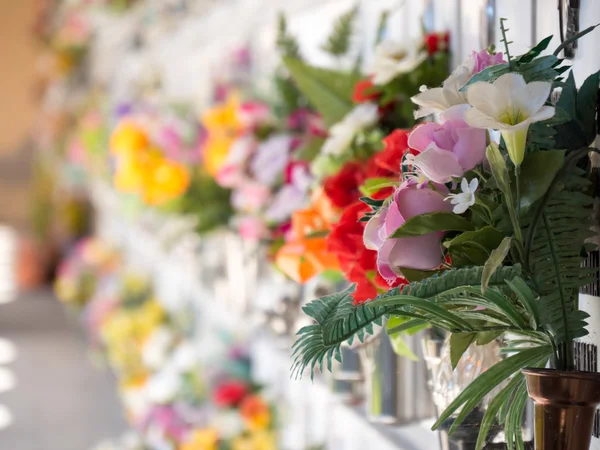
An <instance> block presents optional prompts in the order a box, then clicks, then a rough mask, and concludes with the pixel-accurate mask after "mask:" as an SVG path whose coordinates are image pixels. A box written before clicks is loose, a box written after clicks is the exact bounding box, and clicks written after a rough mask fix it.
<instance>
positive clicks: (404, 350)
mask: <svg viewBox="0 0 600 450" xmlns="http://www.w3.org/2000/svg"><path fill="white" fill-rule="evenodd" d="M389 339H390V342H391V344H392V348H393V349H394V353H396V355H398V356H402V357H404V358H408V359H410V360H411V361H418V360H419V358H417V355H415V353H414V352H413V351H412V349H411V348H410V347H409V346H408V344H407V343H406V341H405V340H404V339H403V338H402V335H401V334H400V333H396V334H394V335H392V336H389Z"/></svg>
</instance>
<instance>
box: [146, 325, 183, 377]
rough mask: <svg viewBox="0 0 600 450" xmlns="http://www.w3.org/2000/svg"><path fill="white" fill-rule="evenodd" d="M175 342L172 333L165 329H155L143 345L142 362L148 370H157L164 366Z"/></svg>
mask: <svg viewBox="0 0 600 450" xmlns="http://www.w3.org/2000/svg"><path fill="white" fill-rule="evenodd" d="M174 340H175V336H174V335H173V332H172V331H171V330H169V329H168V328H166V327H160V328H157V329H156V330H155V331H154V332H153V333H152V334H151V335H150V337H149V338H148V340H147V341H146V342H145V343H144V347H143V349H142V361H143V362H144V364H145V365H146V366H147V367H149V368H150V369H153V370H157V369H160V368H161V367H163V366H164V365H165V363H166V362H167V358H168V356H169V354H170V350H171V346H172V345H173V342H174Z"/></svg>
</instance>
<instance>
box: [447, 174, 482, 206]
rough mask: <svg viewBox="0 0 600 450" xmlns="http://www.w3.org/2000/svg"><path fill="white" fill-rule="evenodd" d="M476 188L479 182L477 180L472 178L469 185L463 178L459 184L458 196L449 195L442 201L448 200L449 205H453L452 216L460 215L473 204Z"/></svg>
mask: <svg viewBox="0 0 600 450" xmlns="http://www.w3.org/2000/svg"><path fill="white" fill-rule="evenodd" d="M478 187H479V180H478V179H477V178H473V179H472V180H471V182H470V183H469V182H468V181H467V179H466V178H463V179H462V181H461V182H460V189H461V190H462V192H461V193H460V194H450V195H448V197H446V198H445V199H444V200H450V203H452V204H453V205H455V206H454V208H453V209H452V212H453V213H454V214H462V213H464V212H465V211H466V210H467V209H469V208H470V207H471V206H473V205H474V204H475V191H476V190H477V188H478Z"/></svg>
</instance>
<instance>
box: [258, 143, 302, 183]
mask: <svg viewBox="0 0 600 450" xmlns="http://www.w3.org/2000/svg"><path fill="white" fill-rule="evenodd" d="M291 149H292V137H291V136H290V135H288V134H274V135H272V136H271V137H269V138H268V139H267V140H265V141H264V142H261V143H260V145H259V146H258V148H257V149H256V154H255V155H254V157H253V158H252V162H251V163H250V170H251V171H252V175H253V176H254V178H255V179H256V180H258V181H259V182H261V183H263V184H265V185H267V186H273V185H274V184H275V183H277V182H278V181H281V180H280V177H281V174H283V172H284V170H285V168H286V166H287V165H288V163H289V160H290V150H291Z"/></svg>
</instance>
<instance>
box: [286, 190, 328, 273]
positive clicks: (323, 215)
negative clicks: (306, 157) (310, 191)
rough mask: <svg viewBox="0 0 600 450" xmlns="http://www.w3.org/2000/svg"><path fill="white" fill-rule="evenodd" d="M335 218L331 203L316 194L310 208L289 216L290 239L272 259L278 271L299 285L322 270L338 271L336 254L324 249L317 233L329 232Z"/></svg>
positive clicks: (323, 241)
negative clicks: (290, 226) (290, 218)
mask: <svg viewBox="0 0 600 450" xmlns="http://www.w3.org/2000/svg"><path fill="white" fill-rule="evenodd" d="M335 216H336V211H335V209H334V207H333V205H332V204H331V201H330V200H329V199H328V198H327V196H325V195H324V193H323V192H322V191H317V192H316V193H315V194H314V196H313V199H312V204H311V206H310V207H309V208H306V209H302V210H298V211H296V212H295V213H294V214H293V216H292V231H291V240H290V241H289V242H286V243H285V244H284V245H283V246H282V247H281V248H280V249H279V250H278V251H277V255H276V256H275V262H276V264H277V267H278V268H279V270H281V271H282V272H283V273H285V274H286V275H287V276H289V277H290V278H291V279H292V280H294V281H296V282H298V283H305V282H306V281H308V280H310V279H311V278H313V277H314V276H316V275H318V274H320V273H322V272H324V271H325V270H337V269H339V262H338V259H337V257H336V256H335V254H333V253H331V252H329V251H328V250H327V246H326V243H325V238H324V237H323V236H319V233H320V232H323V231H328V230H329V228H330V227H331V225H330V224H331V222H333V220H334V218H335Z"/></svg>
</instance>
